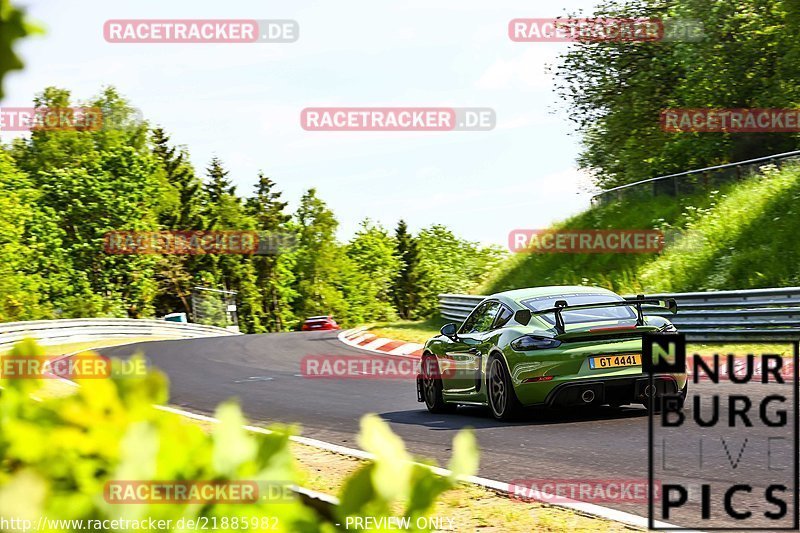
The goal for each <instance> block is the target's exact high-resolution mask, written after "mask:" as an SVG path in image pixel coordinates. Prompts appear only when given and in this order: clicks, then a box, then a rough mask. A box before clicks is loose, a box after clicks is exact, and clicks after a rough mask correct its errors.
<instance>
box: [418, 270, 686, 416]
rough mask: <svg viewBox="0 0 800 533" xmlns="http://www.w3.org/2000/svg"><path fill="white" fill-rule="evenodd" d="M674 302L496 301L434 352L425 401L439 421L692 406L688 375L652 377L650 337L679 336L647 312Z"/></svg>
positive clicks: (502, 296)
mask: <svg viewBox="0 0 800 533" xmlns="http://www.w3.org/2000/svg"><path fill="white" fill-rule="evenodd" d="M643 307H645V308H654V307H659V308H666V309H667V310H669V311H670V312H672V313H674V312H676V310H677V305H676V304H675V301H674V300H656V299H648V298H645V297H644V296H638V297H637V298H635V299H629V300H625V299H624V298H622V297H621V296H619V295H617V294H615V293H613V292H611V291H608V290H606V289H601V288H598V287H583V286H575V287H570V286H559V287H536V288H530V289H519V290H514V291H507V292H501V293H498V294H494V295H492V296H488V297H487V298H485V299H484V300H483V301H482V302H481V303H480V304H478V305H477V306H476V307H475V309H473V310H472V312H471V313H470V315H469V316H468V317H467V319H466V320H465V321H464V323H463V324H461V326H460V327H458V326H457V325H456V324H452V323H451V324H445V325H444V326H443V327H442V329H441V335H437V336H436V337H433V338H432V339H430V340H429V341H428V342H427V343H425V347H424V349H423V354H422V360H421V364H420V371H419V374H418V376H417V399H418V400H419V401H420V402H425V405H426V406H427V408H428V410H429V411H431V412H445V411H451V410H454V409H455V407H456V406H457V405H480V406H488V407H489V408H490V409H491V411H492V414H493V415H494V416H495V418H498V419H501V420H505V419H509V418H512V417H513V416H514V415H516V414H517V413H518V412H519V411H520V410H521V408H523V407H528V406H549V407H570V406H600V405H611V406H620V405H626V404H642V405H644V406H648V405H649V403H650V402H649V398H650V396H652V395H654V394H655V396H656V397H658V396H661V395H666V394H673V395H678V397H679V402H680V405H681V406H682V405H683V401H684V400H685V398H686V392H687V382H688V380H687V376H686V374H656V375H655V377H654V381H653V384H654V387H655V390H653V389H651V388H650V383H649V378H648V375H647V374H645V373H643V372H642V334H643V333H645V332H656V333H676V332H677V330H676V328H675V327H674V326H673V325H672V323H671V322H670V321H668V320H667V319H665V318H663V317H660V316H647V317H645V316H644V314H643V311H642V308H643Z"/></svg>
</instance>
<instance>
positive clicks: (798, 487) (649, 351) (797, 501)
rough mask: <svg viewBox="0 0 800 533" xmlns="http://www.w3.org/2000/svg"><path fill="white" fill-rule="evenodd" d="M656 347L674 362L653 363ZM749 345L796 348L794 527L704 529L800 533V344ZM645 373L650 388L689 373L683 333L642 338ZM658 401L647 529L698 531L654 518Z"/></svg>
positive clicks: (650, 419)
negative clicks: (658, 523) (658, 377)
mask: <svg viewBox="0 0 800 533" xmlns="http://www.w3.org/2000/svg"><path fill="white" fill-rule="evenodd" d="M654 343H655V345H656V350H659V348H660V352H659V355H660V354H661V352H666V353H670V352H672V353H673V354H674V356H675V360H674V361H668V360H666V359H664V358H661V357H659V358H658V361H653V351H654V350H653V348H654V346H653V345H654ZM703 344H719V345H722V346H724V345H726V344H738V343H733V342H730V341H704V342H703ZM746 344H788V345H791V346H793V348H794V350H793V351H794V358H793V359H794V380H793V385H794V386H793V387H792V390H793V396H794V412H793V413H792V415H793V416H792V419H793V421H794V487H793V489H794V490H793V493H794V517H793V518H794V524H793V525H792V526H790V527H771V528H761V527H756V528H753V527H750V528H748V527H741V526H739V527H703V528H702V530H703V531H798V530H800V426H798V413H800V379H798V377H799V376H800V369H798V363H800V340H786V339H777V340H748V341H746ZM642 370H643V372H645V373H647V374H649V378H650V385H651V387H652V386H653V376H654V374H661V373H670V374H676V373H677V374H681V373H684V372H686V336H685V335H684V334H682V333H677V334H676V333H645V334H644V335H643V337H642ZM651 390H654V389H651ZM654 401H655V399H654V398H652V397H651V399H650V407H651V409H649V414H648V417H647V418H648V424H647V428H648V431H647V433H648V436H647V445H648V446H647V455H648V459H647V468H648V472H647V474H648V476H647V477H648V497H647V520H648V529H650V530H653V531H696V530H697V527H655V517H654V511H655V509H654V499H653V497H654V494H653V487H654V485H653V483H654V479H653V477H654V476H653V470H654V468H653V449H654V448H653V418H654V417H655V416H660V415H659V414H657V413H654V409H652V407H654V403H653V402H654Z"/></svg>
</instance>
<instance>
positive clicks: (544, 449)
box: [100, 332, 794, 527]
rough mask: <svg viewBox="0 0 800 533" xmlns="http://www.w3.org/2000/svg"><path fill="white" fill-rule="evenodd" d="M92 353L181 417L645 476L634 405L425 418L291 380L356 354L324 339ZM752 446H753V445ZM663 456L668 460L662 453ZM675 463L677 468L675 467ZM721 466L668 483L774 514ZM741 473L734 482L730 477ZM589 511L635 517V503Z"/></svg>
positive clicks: (361, 393)
mask: <svg viewBox="0 0 800 533" xmlns="http://www.w3.org/2000/svg"><path fill="white" fill-rule="evenodd" d="M100 351H101V352H102V353H103V355H107V356H117V357H124V356H127V355H130V354H132V353H134V352H136V351H144V353H145V354H146V356H147V358H148V360H149V362H150V363H151V364H152V365H154V366H156V367H158V368H160V369H162V370H163V371H164V372H166V373H167V374H168V376H169V378H170V381H171V395H172V396H171V404H173V405H177V406H182V407H185V408H186V409H188V410H192V411H198V412H205V413H213V410H214V407H215V406H216V405H217V404H218V403H220V402H221V401H223V400H226V399H229V398H232V397H235V398H238V399H239V401H240V402H241V405H242V407H243V409H244V411H245V413H246V414H247V416H248V417H249V418H250V419H251V420H252V421H257V422H275V421H280V422H287V423H291V422H298V423H300V424H301V425H302V428H303V430H302V434H303V435H304V436H306V437H312V438H316V439H320V440H324V441H326V442H331V443H335V444H340V445H344V446H350V447H357V444H356V442H355V434H356V433H357V432H358V421H359V418H360V417H361V415H363V414H365V413H370V412H375V413H378V414H379V415H380V416H381V417H383V418H384V419H385V420H387V421H388V422H389V423H390V424H391V426H392V428H393V430H394V431H395V432H396V433H397V434H399V435H401V436H402V437H403V439H404V440H405V442H406V445H407V446H408V448H409V450H410V451H411V452H412V453H413V454H416V455H419V456H424V457H432V458H435V459H436V460H438V461H439V462H440V464H443V465H444V464H445V463H446V462H447V460H448V458H449V456H450V446H451V441H452V438H453V436H454V435H455V433H456V432H457V431H458V430H459V429H461V428H464V427H473V428H475V432H476V435H477V438H478V441H479V444H480V447H481V467H480V473H479V475H481V476H483V477H487V478H491V479H495V480H499V481H505V482H512V481H514V480H519V479H534V480H548V479H550V480H552V479H557V480H565V479H589V480H596V479H610V480H620V479H646V478H647V464H648V463H647V458H648V455H647V446H648V433H647V428H648V417H647V413H646V411H645V410H644V409H642V408H639V407H629V408H620V409H613V408H601V409H597V410H592V411H588V412H587V411H586V410H573V411H558V412H556V411H544V410H540V411H532V412H531V413H529V414H528V415H527V416H526V417H525V418H523V419H522V420H520V421H518V422H513V423H503V422H498V421H495V420H494V419H493V418H491V416H490V415H489V414H488V413H487V412H486V411H485V410H482V409H479V408H464V407H462V408H460V409H459V411H458V413H457V414H447V415H432V414H430V413H428V412H427V411H426V410H425V406H424V404H422V403H418V402H417V401H416V393H415V389H414V384H413V382H411V381H400V380H386V379H357V380H354V379H350V380H346V381H345V380H335V379H313V380H312V379H306V378H304V377H302V376H301V374H300V361H301V359H302V358H303V357H304V356H308V355H339V356H341V355H364V353H365V352H363V351H360V350H356V349H353V348H350V347H348V346H346V345H344V344H342V343H341V342H339V341H338V340H337V339H336V333H335V332H310V333H278V334H269V335H241V336H231V337H217V338H208V339H191V340H175V341H157V342H148V343H139V344H132V345H127V346H119V347H116V348H105V349H102V350H100ZM733 386H734V385H730V384H727V385H721V384H720V385H713V384H705V383H700V384H698V385H694V390H695V391H697V390H702V388H704V387H716V389H714V390H720V389H722V388H725V387H733ZM691 387H693V386H692V385H691V384H690V388H691ZM739 387H741V386H739ZM765 387H766V386H761V385H752V386H751V389H749V392H748V395H749V396H751V398H752V399H753V405H754V406H755V411H756V416H757V412H758V408H757V407H758V403H757V402H758V398H759V397H760V396H763V395H765V394H767V393H768V392H766V391H763V390H761V389H763V388H765ZM772 387H773V388H772V389H771V390H770V392H769V393H774V392H775V390H776V389H775V388H774V387H776V386H775V385H773V386H772ZM777 387H780V388H781V389H782V391H781V393H782V394H785V395H786V396H787V398H791V397H792V388H791V386H789V385H786V386H781V385H777ZM708 390H711V389H708ZM739 390H741V388H740V389H739ZM705 392H708V391H705ZM690 393H691V390H690ZM690 397H691V394H690ZM790 401H791V400H790ZM726 413H727V406H723V407H722V410H721V419H722V420H727V414H726ZM691 414H692V407H691V405H689V406H688V408H687V416H691ZM789 420H790V424H789V426H788V427H787V428H786V433H787V436H788V437H789V438H790V439H791V435H792V429H793V428H792V426H791V417H790V419H789ZM762 433H763V436H764V437H765V438H766V436H767V434H768V435H774V434H775V433H774V430H773V431H772V432H770V433H768V432H766V430H762V429H761V425H760V424H759V423H758V422H755V423H754V427H752V428H747V433H746V435H747V436H748V437H749V438H750V442H751V446H750V447H748V448H746V449H744V451H743V452H742V454H743V455H742V456H743V457H744V458H745V459H743V461H744V460H746V459H748V458H749V454H761V455H759V457H758V458H756V459H754V461H756V462H758V461H762V462H763V461H766V459H765V458H764V457H765V454H763V453H762V452H763V449H762V448H763V446H762V445H761V442H763V441H759V440H758V437H759V436H760V435H762ZM729 434H730V432H729ZM682 437H683V438H685V441H684V442H683V443H679V444H675V442H676V440H675V439H674V438H673V439H671V440H670V444H669V445H668V446H667V448H668V449H667V451H668V452H670V459H669V460H677V459H679V458H680V455H681V454H684V455H685V456H686V457H684V458H683V459H685V460H686V461H689V460H690V459H688V458H690V457H694V456H695V455H696V450H695V449H694V448H695V447H696V446H697V444H696V442H697V441H698V440H699V439H700V437H705V438H706V439H713V438H715V437H714V432H713V428H711V429H709V428H704V429H703V430H699V429H697V426H695V425H690V426H689V427H688V428H687V429H686V430H685V435H682ZM656 440H657V441H658V440H659V439H656ZM717 440H719V439H717ZM754 442H757V443H758V445H757V446H756V445H753V444H752V443H754ZM728 445H729V446H730V453H731V454H733V456H734V457H733V459H734V460H735V459H736V457H735V455H737V454H739V453H740V448H741V446H742V444H741V442H729V443H728ZM706 446H709V445H708V444H706ZM709 449H710V447H708V448H707V450H709ZM672 452H674V453H675V455H671V453H672ZM658 453H660V452H657V454H656V455H658ZM762 456H763V457H762ZM781 459H783V460H788V461H790V462H791V457H783V458H780V457H778V460H781ZM659 460H661V459H659ZM775 460H776V459H775V458H773V461H775ZM686 461H684V462H683V463H681V464H686ZM751 462H752V461H751ZM723 466H725V465H724V464H723V465H720V464H718V461H717V462H715V461H714V460H713V458H710V459H708V460H706V462H705V463H704V464H703V466H702V467H700V466H697V467H696V468H682V469H681V470H679V475H681V476H683V477H682V478H681V479H682V480H683V481H684V483H686V484H688V485H689V486H690V487H692V486H693V485H694V486H695V487H698V488H697V490H699V485H700V484H701V483H704V482H708V481H707V480H710V481H713V484H714V487H713V488H716V487H717V486H718V485H719V486H722V487H727V486H729V485H732V484H735V483H743V482H747V483H750V484H751V485H753V487H754V490H753V494H754V495H757V496H758V498H757V499H756V502H761V506H760V507H759V506H758V504H757V503H755V504H752V507H751V508H752V510H753V512H754V514H759V515H760V514H761V513H762V512H763V511H764V510H774V509H775V507H774V506H772V505H770V504H767V503H764V502H763V490H764V487H766V486H767V485H769V484H770V483H771V482H772V480H774V472H771V471H770V469H769V468H767V466H766V463H765V464H764V468H759V469H756V470H755V471H754V470H753V469H750V470H748V471H747V473H746V474H743V473H742V472H741V470H740V471H737V470H736V469H732V468H730V467H725V468H723ZM743 475H745V476H746V479H742V476H743ZM789 476H790V477H791V470H790V471H789ZM784 478H785V474H784ZM713 488H712V500H713V502H714V503H713V505H714V507H713V511H712V513H713V514H712V516H718V513H720V512H722V511H721V509H722V507H721V504H720V503H719V501H718V500H719V499H720V495H719V493H718V492H717V491H714V490H713ZM723 490H724V489H723ZM789 491H791V488H790V489H789ZM783 499H785V500H786V501H787V503H788V507H789V514H790V515H791V514H792V512H793V511H794V503H793V502H794V494H793V493H791V492H789V493H787V494H784V495H783ZM597 503H598V504H599V505H605V506H608V507H612V508H616V509H619V510H622V511H626V512H630V513H633V514H637V515H640V516H647V506H646V504H644V503H615V502H609V503H602V502H597ZM747 503H748V504H749V503H750V502H749V501H748V502H747ZM743 505H744V504H743ZM699 516H700V509H699V505H697V504H687V505H686V506H684V508H682V509H680V510H678V512H677V513H676V514H674V515H673V516H671V517H670V519H669V520H668V521H669V522H671V523H673V524H679V525H681V526H684V527H699V525H700V524H699V520H697V519H696V517H699ZM725 525H730V522H724V523H723V522H721V521H719V520H715V519H712V520H711V521H709V522H705V523H703V524H702V526H703V527H710V526H725Z"/></svg>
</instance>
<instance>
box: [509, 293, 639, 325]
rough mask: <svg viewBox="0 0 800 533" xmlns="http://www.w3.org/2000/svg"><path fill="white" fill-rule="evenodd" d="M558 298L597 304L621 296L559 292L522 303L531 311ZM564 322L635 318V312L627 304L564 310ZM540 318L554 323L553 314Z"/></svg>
mask: <svg viewBox="0 0 800 533" xmlns="http://www.w3.org/2000/svg"><path fill="white" fill-rule="evenodd" d="M558 300H566V301H567V305H582V304H599V303H605V302H621V301H622V300H623V298H621V297H619V296H617V295H616V294H602V293H600V294H560V295H558V296H540V297H539V298H530V299H528V300H524V301H523V302H522V305H524V306H525V307H527V308H528V309H530V310H531V311H533V312H536V311H541V310H542V309H552V308H553V307H555V306H556V302H557V301H558ZM561 316H562V317H564V323H565V324H576V323H580V322H595V321H600V320H625V319H628V318H636V312H635V311H634V310H633V308H631V307H629V306H625V305H622V306H618V307H601V308H599V309H581V310H578V311H564V312H563V313H561ZM541 317H542V319H544V320H545V321H547V322H548V323H550V324H555V323H556V319H555V316H554V315H553V314H552V313H551V314H547V315H541Z"/></svg>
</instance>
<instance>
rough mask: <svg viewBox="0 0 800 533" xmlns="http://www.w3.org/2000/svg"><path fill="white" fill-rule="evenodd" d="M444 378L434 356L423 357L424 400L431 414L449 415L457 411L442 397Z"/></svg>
mask: <svg viewBox="0 0 800 533" xmlns="http://www.w3.org/2000/svg"><path fill="white" fill-rule="evenodd" d="M442 389H443V386H442V376H441V373H440V372H439V363H438V361H437V360H436V358H435V357H434V356H432V355H428V354H426V355H424V356H423V357H422V398H423V399H424V400H425V407H427V408H428V411H430V412H431V413H449V412H453V411H455V408H456V406H455V405H452V404H448V403H446V402H445V401H444V398H443V397H442Z"/></svg>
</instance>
